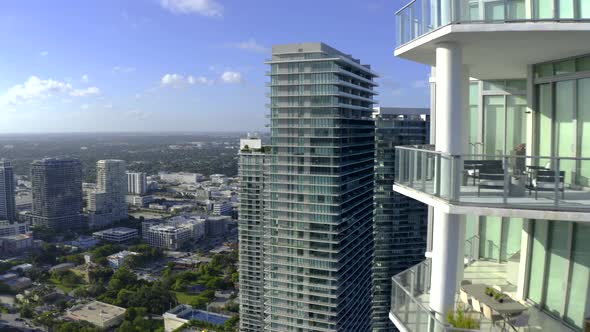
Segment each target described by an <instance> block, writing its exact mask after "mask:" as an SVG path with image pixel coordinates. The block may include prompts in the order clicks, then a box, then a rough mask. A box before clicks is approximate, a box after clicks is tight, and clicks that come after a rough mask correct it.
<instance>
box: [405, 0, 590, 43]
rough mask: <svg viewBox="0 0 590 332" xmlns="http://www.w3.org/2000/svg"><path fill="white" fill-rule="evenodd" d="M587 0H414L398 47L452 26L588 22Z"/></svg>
mask: <svg viewBox="0 0 590 332" xmlns="http://www.w3.org/2000/svg"><path fill="white" fill-rule="evenodd" d="M586 2H587V0H554V1H547V2H544V3H539V2H538V1H526V0H494V1H489V0H412V1H410V2H409V3H408V4H407V5H405V6H404V7H403V8H401V9H400V10H399V11H397V13H396V14H395V16H396V28H397V43H396V47H399V46H401V45H403V44H406V43H408V42H410V41H412V40H414V39H416V38H418V37H420V36H422V35H424V34H426V33H428V32H430V31H433V30H436V29H438V28H440V27H442V26H445V25H448V24H451V23H510V22H530V21H535V22H536V21H560V22H563V21H565V22H572V21H588V20H590V9H589V8H588V5H587V4H586Z"/></svg>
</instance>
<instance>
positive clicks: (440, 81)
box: [390, 0, 590, 331]
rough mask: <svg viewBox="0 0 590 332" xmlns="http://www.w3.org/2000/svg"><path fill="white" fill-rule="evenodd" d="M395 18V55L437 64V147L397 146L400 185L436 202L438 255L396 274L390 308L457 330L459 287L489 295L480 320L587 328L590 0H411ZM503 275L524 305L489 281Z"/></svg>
mask: <svg viewBox="0 0 590 332" xmlns="http://www.w3.org/2000/svg"><path fill="white" fill-rule="evenodd" d="M464 4H465V5H464ZM418 6H420V7H418ZM396 20H397V28H398V31H397V32H398V41H397V42H398V43H397V45H396V46H397V47H396V50H395V54H396V56H398V57H401V58H404V59H407V60H410V61H414V62H418V63H422V64H426V65H430V66H433V67H434V68H433V70H432V77H431V82H432V83H431V88H432V96H433V98H432V105H431V114H432V119H433V123H432V127H433V128H434V130H433V140H432V142H433V143H434V145H433V146H431V147H420V148H416V147H411V146H410V147H396V163H397V164H396V168H397V171H396V179H395V185H394V186H393V188H394V190H395V191H396V192H398V193H400V194H403V195H405V196H408V197H411V198H413V199H416V200H419V201H421V202H423V203H425V204H428V205H429V209H430V211H431V213H430V217H429V239H428V240H429V241H428V249H427V250H428V251H427V255H426V258H425V260H424V261H423V262H422V263H420V264H418V265H416V266H414V267H412V268H411V269H410V270H407V271H405V272H402V273H399V274H397V275H395V276H394V278H393V287H392V307H391V310H390V318H391V320H392V321H393V322H394V324H395V325H396V326H397V327H398V328H399V329H400V330H417V329H419V328H420V326H425V325H426V324H428V325H430V328H432V329H434V330H443V329H444V330H450V328H449V324H450V322H449V321H448V317H449V316H448V313H449V312H451V313H452V312H453V311H457V310H459V309H458V307H456V300H457V299H459V300H461V301H464V302H469V301H471V303H477V302H480V303H481V304H482V308H483V309H482V311H483V316H482V317H481V318H480V317H479V315H476V316H475V319H477V320H479V327H478V328H472V329H469V330H468V331H473V330H475V331H480V330H481V331H484V330H485V331H488V330H490V329H491V328H492V326H491V325H492V321H491V320H490V319H489V318H494V317H496V318H497V316H492V315H491V314H495V315H500V317H499V319H500V322H499V324H503V320H504V319H505V318H506V317H508V318H509V319H508V322H507V324H516V325H519V326H523V327H524V328H527V327H528V328H529V329H530V330H535V331H583V330H584V329H586V330H587V329H588V328H589V327H588V317H590V296H589V294H590V282H589V275H590V255H588V253H589V252H590V247H589V246H588V243H589V242H588V239H590V224H589V223H588V220H590V203H589V202H590V194H589V192H590V190H589V188H590V182H589V181H588V179H590V130H588V128H590V46H589V45H588V43H584V42H581V41H585V40H588V39H589V38H590V2H588V1H585V0H584V1H579V0H555V1H510V2H505V1H500V2H493V3H492V2H476V1H473V2H469V4H466V3H465V2H463V1H459V0H445V1H422V2H411V3H410V4H409V5H408V6H406V7H404V8H403V9H401V10H400V11H399V12H398V13H397V14H396ZM411 276H413V277H411ZM469 283H472V284H473V285H469ZM494 285H496V286H498V287H496V288H498V289H499V290H500V292H501V293H503V294H504V295H501V294H497V295H498V297H499V296H506V299H505V301H504V302H507V303H508V305H509V306H511V308H509V309H507V308H506V305H502V304H501V303H500V302H499V301H494V300H492V301H490V298H489V296H487V295H485V294H483V291H482V292H480V291H478V289H479V290H483V289H485V287H491V286H494ZM495 291H496V292H498V290H495ZM482 294H483V295H482ZM486 297H487V298H486ZM511 299H512V300H511ZM513 300H514V301H513ZM477 309H478V308H476V309H475V310H477ZM508 312H509V313H510V316H507V313H508Z"/></svg>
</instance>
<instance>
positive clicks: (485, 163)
mask: <svg viewBox="0 0 590 332" xmlns="http://www.w3.org/2000/svg"><path fill="white" fill-rule="evenodd" d="M463 167H464V169H465V173H466V175H467V177H470V178H473V185H474V186H475V185H476V183H475V180H476V179H478V178H479V173H480V172H481V170H482V169H502V168H503V165H502V160H465V161H464V162H463Z"/></svg>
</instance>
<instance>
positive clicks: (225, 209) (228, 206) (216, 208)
mask: <svg viewBox="0 0 590 332" xmlns="http://www.w3.org/2000/svg"><path fill="white" fill-rule="evenodd" d="M233 209H234V207H233V205H232V203H231V202H228V201H217V202H213V204H212V208H211V214H212V215H214V216H231V214H232V211H233Z"/></svg>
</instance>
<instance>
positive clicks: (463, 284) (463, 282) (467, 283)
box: [461, 280, 471, 286]
mask: <svg viewBox="0 0 590 332" xmlns="http://www.w3.org/2000/svg"><path fill="white" fill-rule="evenodd" d="M465 285H471V281H470V280H461V286H465Z"/></svg>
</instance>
